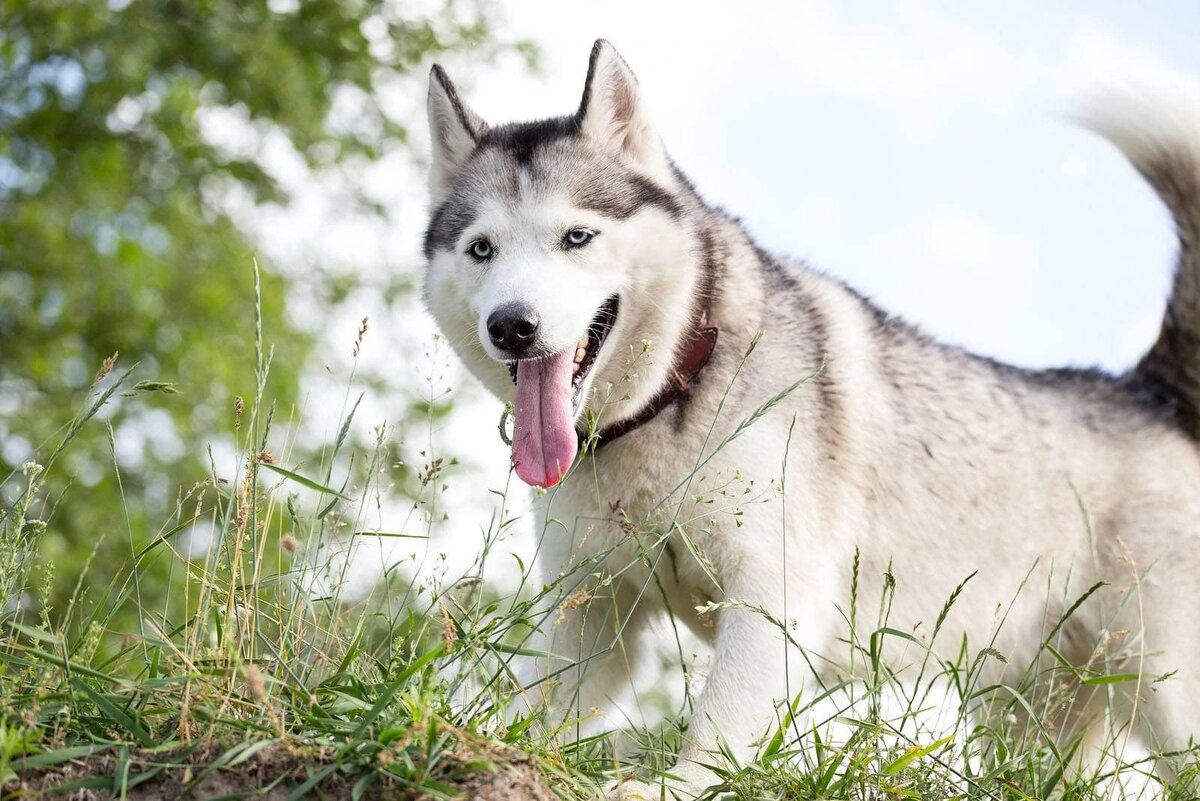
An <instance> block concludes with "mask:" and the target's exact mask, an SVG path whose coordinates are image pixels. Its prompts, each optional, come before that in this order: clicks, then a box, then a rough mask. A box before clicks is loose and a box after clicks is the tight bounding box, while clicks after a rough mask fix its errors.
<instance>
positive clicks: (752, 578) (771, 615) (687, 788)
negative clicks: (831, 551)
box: [610, 560, 833, 800]
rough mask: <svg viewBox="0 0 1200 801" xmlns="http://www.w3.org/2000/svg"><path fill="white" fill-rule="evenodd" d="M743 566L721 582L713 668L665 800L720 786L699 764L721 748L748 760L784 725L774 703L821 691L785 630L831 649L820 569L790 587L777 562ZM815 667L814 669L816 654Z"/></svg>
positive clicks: (636, 793)
mask: <svg viewBox="0 0 1200 801" xmlns="http://www.w3.org/2000/svg"><path fill="white" fill-rule="evenodd" d="M754 561H756V562H757V561H758V560H754ZM741 567H742V569H741V570H740V571H739V574H738V575H735V576H733V577H731V578H730V579H728V580H727V581H726V586H725V597H726V605H724V606H723V607H721V608H719V610H718V611H717V612H716V614H717V632H716V647H715V651H714V653H713V662H712V667H711V670H710V672H709V675H708V679H707V681H706V682H705V685H704V689H703V692H702V693H701V695H700V698H699V699H698V700H697V704H696V708H695V712H694V714H693V715H692V720H691V723H690V724H689V725H688V730H687V735H686V737H685V740H684V746H683V748H682V749H681V751H680V755H679V760H678V762H677V763H676V764H675V766H674V767H673V768H672V769H671V770H670V771H668V772H669V773H670V774H672V775H674V776H677V777H679V779H678V780H677V781H676V780H668V781H667V782H666V795H665V798H668V799H672V798H680V799H686V798H694V797H696V796H697V795H699V794H700V793H702V791H703V790H704V788H705V787H708V786H711V785H712V784H714V783H715V782H716V781H717V779H716V777H715V776H714V775H713V774H712V773H711V772H710V771H709V770H708V769H707V768H706V767H704V765H705V764H706V763H708V764H712V763H714V762H719V761H720V759H721V757H720V756H719V755H718V753H717V752H718V747H719V746H720V745H724V746H725V747H727V748H728V749H729V750H730V751H731V752H732V753H733V754H734V756H735V757H736V758H737V759H739V760H745V759H746V758H748V757H750V756H751V755H752V754H753V751H754V746H755V743H756V741H758V740H760V739H761V738H762V736H763V735H764V734H766V733H767V732H768V731H771V730H773V728H774V727H775V726H776V725H777V723H778V722H779V721H780V720H781V719H783V713H782V712H780V711H779V710H778V708H777V705H782V704H785V703H787V702H788V701H789V700H790V699H792V698H794V697H795V696H796V695H797V694H801V697H802V698H803V699H805V700H811V699H812V698H813V697H814V696H815V695H816V694H817V693H818V692H819V689H818V688H819V682H818V677H817V675H816V674H815V673H814V672H813V670H812V669H811V668H810V666H809V662H808V661H807V660H806V657H805V654H804V653H802V652H801V650H800V649H799V648H798V647H797V646H796V645H795V644H793V643H790V642H789V640H788V637H787V636H786V635H785V629H786V633H787V634H790V635H792V638H793V639H795V640H800V641H802V642H803V643H804V644H805V645H808V644H810V643H811V644H814V645H816V646H817V647H818V648H824V647H825V646H826V645H827V644H828V642H829V637H830V635H831V632H832V628H831V626H832V621H833V616H832V615H831V614H825V615H822V614H821V611H822V609H823V605H828V606H829V609H830V612H832V611H833V607H832V605H831V603H832V602H831V598H832V597H833V596H832V595H831V593H832V591H833V590H832V587H830V586H826V584H828V583H829V580H828V579H826V580H824V581H822V579H820V578H819V577H818V576H817V575H815V574H816V573H817V572H818V571H814V570H811V569H810V570H809V571H806V573H807V574H808V575H809V576H811V579H810V580H807V581H806V580H803V579H802V578H801V575H802V574H800V573H799V572H797V571H792V572H791V577H792V579H793V580H794V584H792V585H791V586H788V583H787V582H785V580H784V576H783V574H782V572H781V571H782V570H783V565H782V563H780V562H774V563H768V562H766V561H762V562H758V563H757V564H753V563H751V560H746V561H745V562H743V564H742V566H741ZM785 586H788V590H787V603H786V605H785V603H784V593H785V590H784V587H785ZM801 588H803V592H801V591H800V590H801ZM785 609H786V612H785ZM793 626H794V628H793ZM812 662H813V664H814V665H816V664H817V662H818V660H817V658H816V657H815V656H813V657H812ZM796 725H798V726H799V728H800V729H801V730H805V729H806V727H807V723H806V722H804V721H801V722H798V723H797V724H796ZM662 792H663V788H662V787H661V786H652V785H646V784H642V783H626V784H623V785H621V786H620V787H618V788H615V789H614V791H613V792H612V794H611V796H610V797H611V798H619V799H638V798H644V799H647V800H649V799H658V798H659V797H660V795H661V793H662Z"/></svg>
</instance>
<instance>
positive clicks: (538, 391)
mask: <svg viewBox="0 0 1200 801" xmlns="http://www.w3.org/2000/svg"><path fill="white" fill-rule="evenodd" d="M429 124H430V129H431V134H432V141H433V167H432V175H431V179H430V192H431V196H432V204H431V205H432V208H433V214H432V219H431V221H430V223H429V228H428V230H427V231H426V235H425V256H426V259H427V261H428V267H427V272H426V276H425V285H424V295H425V299H426V302H427V304H428V306H429V308H430V310H431V311H432V312H433V315H434V317H435V318H436V319H437V321H438V324H439V325H440V326H441V328H442V330H443V332H444V333H445V334H446V336H447V338H448V339H449V341H450V342H451V344H452V345H453V346H454V348H455V350H456V351H457V352H458V354H459V355H460V356H461V357H462V358H463V360H464V361H465V362H466V364H467V365H468V367H469V368H470V369H471V370H472V372H474V373H475V374H476V375H477V376H478V377H479V378H480V380H481V381H483V383H484V384H485V385H486V386H488V387H489V388H490V389H491V390H492V391H493V392H495V393H496V394H497V395H498V396H499V397H501V398H502V399H505V400H510V399H511V400H512V402H513V408H514V436H513V463H514V465H515V467H516V472H517V475H518V476H519V477H520V478H521V479H522V480H523V481H525V482H526V483H529V484H533V485H536V486H543V487H550V486H554V485H555V484H556V483H558V481H559V480H560V479H561V477H562V476H563V474H564V473H565V472H566V471H567V469H568V468H569V467H570V465H571V463H572V462H573V461H574V459H575V455H576V449H577V435H576V430H575V426H576V423H577V421H579V420H580V419H581V418H582V416H583V415H584V413H585V411H586V410H587V409H588V408H589V404H596V403H599V402H600V401H598V400H597V398H598V396H599V395H600V393H597V392H596V391H595V390H596V389H597V388H598V387H607V386H610V385H617V384H618V383H621V382H622V379H626V380H625V381H624V384H625V386H624V387H623V388H620V389H618V391H617V394H618V395H619V398H621V399H624V400H625V402H626V403H627V404H628V413H629V414H632V413H633V412H634V411H636V408H637V406H638V404H640V403H644V402H645V401H646V400H648V398H649V396H650V394H652V393H653V390H654V389H655V388H656V385H655V384H654V381H653V377H652V376H650V375H647V374H643V375H642V376H638V377H636V378H637V380H635V381H634V382H633V383H632V385H631V383H630V381H629V380H628V377H629V376H628V374H629V370H630V354H631V352H633V351H640V349H641V348H640V343H641V342H642V341H644V340H651V341H653V342H654V344H655V345H656V346H657V345H660V344H661V345H663V346H670V345H671V343H672V340H671V337H672V336H673V335H675V333H676V331H677V330H678V329H679V328H680V326H681V325H683V324H684V322H685V320H686V315H687V314H689V313H690V304H689V302H688V299H687V297H686V296H685V294H684V293H686V291H687V288H686V286H682V285H684V284H686V282H683V281H680V280H679V278H680V272H679V271H680V269H681V267H680V265H681V264H683V263H684V262H686V261H689V260H690V259H691V251H692V250H693V248H692V246H691V243H690V241H691V240H690V237H691V232H690V231H688V230H686V226H684V225H682V224H681V221H680V217H681V213H682V212H681V189H682V185H681V182H680V179H679V178H678V176H677V173H676V172H675V170H674V168H673V167H672V165H671V163H670V160H669V159H668V158H667V155H666V152H665V151H664V149H663V146H662V143H661V142H660V140H659V138H658V136H657V134H655V132H654V130H653V128H652V127H651V125H650V123H649V121H648V119H647V116H646V112H645V109H644V104H643V103H642V101H641V97H640V95H639V90H638V85H637V81H636V80H635V78H634V76H633V73H632V72H631V71H630V70H629V67H628V66H627V65H626V64H625V62H624V61H623V60H622V59H621V57H620V55H618V54H617V52H616V50H614V49H613V47H612V46H611V45H610V44H608V43H607V42H604V41H600V42H597V43H596V46H595V47H594V48H593V50H592V57H591V63H590V65H589V68H588V75H587V81H586V84H585V86H584V92H583V101H582V102H581V104H580V106H579V110H578V111H577V112H576V113H575V114H573V115H570V116H566V117H557V118H552V119H547V120H541V121H537V122H529V123H511V124H506V125H501V126H496V127H492V126H489V125H488V124H487V123H486V122H484V121H483V120H482V119H480V118H479V117H478V116H477V115H476V114H475V113H474V112H472V111H471V109H469V108H468V107H467V105H466V104H465V103H464V102H463V100H462V98H461V97H460V96H459V94H458V92H457V91H456V90H455V88H454V86H453V85H452V84H451V83H450V80H449V78H448V77H447V76H446V73H445V72H444V71H443V70H442V69H441V68H440V67H434V68H433V72H432V75H431V79H430V86H429ZM658 361H660V362H665V361H667V359H665V358H664V359H659V360H658ZM643 372H645V371H643ZM655 372H657V371H655V370H650V371H649V373H655ZM662 372H663V373H664V375H665V367H664V368H663V370H662ZM647 378H649V379H650V380H641V379H647ZM514 385H515V390H514ZM609 399H610V400H612V399H613V398H609Z"/></svg>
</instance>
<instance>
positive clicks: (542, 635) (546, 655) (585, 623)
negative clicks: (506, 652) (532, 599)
mask: <svg viewBox="0 0 1200 801" xmlns="http://www.w3.org/2000/svg"><path fill="white" fill-rule="evenodd" d="M636 601H637V597H636V594H635V593H634V592H633V591H632V589H630V588H627V587H626V586H624V585H623V584H620V583H618V582H611V583H599V584H597V583H595V582H589V583H588V584H585V585H584V586H582V587H580V588H578V589H576V590H575V591H573V592H572V593H570V594H568V595H567V596H566V597H565V598H561V599H559V600H558V602H557V603H555V604H554V605H552V607H551V608H548V609H545V610H544V611H543V612H542V620H541V624H540V626H539V631H538V634H537V635H536V636H535V637H534V638H533V639H532V640H531V642H530V644H529V645H528V648H529V649H530V650H532V651H535V652H537V653H538V654H539V656H537V657H530V658H529V659H527V660H526V661H525V663H524V664H523V665H522V667H521V669H520V670H519V671H518V677H519V679H520V680H521V682H522V683H523V685H524V687H525V688H527V689H525V690H524V691H523V694H524V696H525V700H526V703H527V704H530V705H537V704H543V705H545V706H546V707H547V708H548V710H549V717H548V721H549V723H550V724H551V725H557V724H560V723H562V722H564V721H567V720H572V719H587V718H589V717H591V718H596V717H597V715H598V714H599V715H603V714H604V713H605V712H606V711H607V710H608V709H610V708H611V706H612V699H613V697H614V696H616V695H617V694H619V693H620V692H621V691H622V690H623V689H625V684H626V683H627V682H628V680H629V676H630V674H631V672H632V666H633V665H634V664H635V663H636V662H637V659H638V654H637V653H636V649H637V648H638V647H639V646H638V644H639V642H640V640H641V638H640V637H639V636H638V635H639V633H640V631H641V630H642V629H643V628H644V626H645V624H646V620H647V618H648V617H649V615H650V612H651V610H650V604H649V603H647V599H646V598H642V599H641V602H636Z"/></svg>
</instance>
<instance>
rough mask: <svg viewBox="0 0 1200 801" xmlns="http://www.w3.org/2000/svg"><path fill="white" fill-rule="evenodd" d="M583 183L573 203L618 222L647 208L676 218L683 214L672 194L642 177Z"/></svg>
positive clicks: (631, 175) (609, 177)
mask: <svg viewBox="0 0 1200 801" xmlns="http://www.w3.org/2000/svg"><path fill="white" fill-rule="evenodd" d="M580 184H581V185H580V188H579V189H578V190H576V192H575V197H573V198H572V200H573V201H574V202H575V203H576V204H577V205H579V206H580V207H581V208H585V209H588V210H589V211H594V212H596V213H597V214H602V215H604V216H605V217H611V218H613V219H615V220H626V219H629V218H630V217H632V216H633V215H634V214H636V213H637V212H638V211H639V210H641V209H642V208H644V207H646V206H657V207H658V208H660V209H662V210H663V211H665V212H666V213H667V214H669V215H671V217H672V218H673V219H678V218H679V216H680V215H681V214H682V209H681V208H680V205H679V201H677V200H676V199H675V198H674V197H672V196H671V193H670V192H668V191H667V190H665V189H663V188H662V187H660V186H659V185H658V184H656V183H654V182H653V181H651V180H650V179H648V178H645V177H643V176H641V175H637V174H634V173H626V174H622V175H614V176H608V175H604V176H597V179H596V180H593V181H588V180H584V181H581V182H580Z"/></svg>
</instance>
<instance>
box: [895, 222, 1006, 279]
mask: <svg viewBox="0 0 1200 801" xmlns="http://www.w3.org/2000/svg"><path fill="white" fill-rule="evenodd" d="M915 228H916V237H915V238H916V240H917V242H918V243H919V247H920V249H921V252H922V253H923V254H924V255H925V256H927V257H928V258H929V259H930V261H931V262H932V263H934V264H936V265H939V266H942V267H967V268H991V267H994V266H996V265H997V264H999V263H1000V261H1001V249H1000V245H999V243H998V242H997V241H996V235H995V234H994V233H993V231H992V229H991V228H989V227H988V225H987V224H986V223H984V222H983V221H982V220H980V219H978V218H976V217H972V216H970V215H967V214H964V213H962V212H960V211H956V210H954V209H943V210H940V211H937V212H935V213H933V214H931V215H929V216H927V217H925V218H924V219H921V220H920V221H918V222H917V223H916V226H915Z"/></svg>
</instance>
